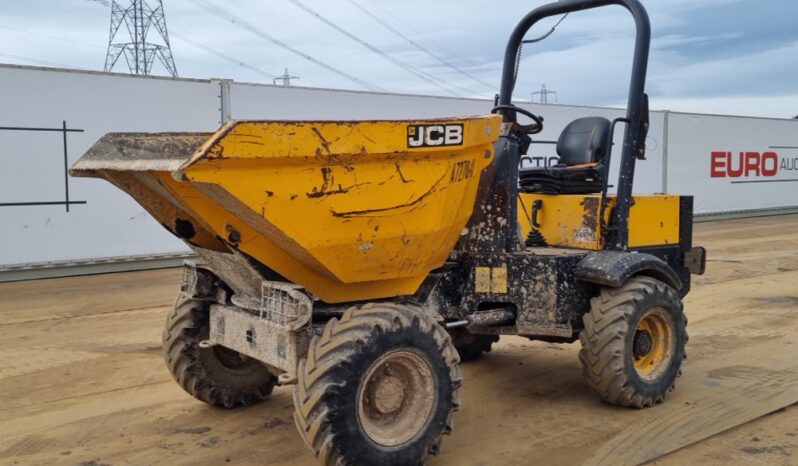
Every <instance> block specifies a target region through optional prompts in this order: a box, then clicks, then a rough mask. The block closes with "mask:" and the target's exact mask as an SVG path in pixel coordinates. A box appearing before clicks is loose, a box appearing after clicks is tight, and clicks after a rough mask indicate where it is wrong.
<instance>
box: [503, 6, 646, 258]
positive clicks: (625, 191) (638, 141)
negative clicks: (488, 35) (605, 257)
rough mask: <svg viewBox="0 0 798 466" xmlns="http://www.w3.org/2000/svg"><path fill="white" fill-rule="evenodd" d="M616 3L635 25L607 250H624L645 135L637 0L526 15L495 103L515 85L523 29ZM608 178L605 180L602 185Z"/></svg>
mask: <svg viewBox="0 0 798 466" xmlns="http://www.w3.org/2000/svg"><path fill="white" fill-rule="evenodd" d="M609 5H620V6H622V7H624V8H626V9H627V10H629V12H630V13H631V14H632V17H633V18H634V20H635V25H636V27H637V33H636V38H635V50H634V61H633V64H632V79H631V82H630V84H629V100H628V104H627V105H628V106H627V109H626V120H628V124H627V125H626V131H625V134H624V139H623V151H622V153H621V169H620V174H619V179H618V194H617V196H618V201H617V204H616V205H615V209H614V212H613V217H612V220H611V225H610V229H611V231H612V235H611V236H610V241H609V243H608V248H609V249H616V250H621V251H623V250H626V249H627V246H628V242H629V241H628V240H629V211H630V209H631V204H632V186H633V184H634V172H635V161H636V160H637V159H638V158H640V159H642V158H644V156H645V141H646V135H647V134H648V97H647V96H646V94H645V86H646V72H647V69H648V52H649V47H650V44H651V23H650V22H649V19H648V13H647V12H646V9H645V8H644V7H643V5H642V4H641V3H640V1H639V0H561V1H559V2H556V3H549V4H547V5H543V6H541V7H539V8H537V9H535V10H533V11H532V12H531V13H529V14H528V15H526V16H525V17H524V18H523V19H522V20H521V22H519V23H518V25H517V26H516V27H515V29H514V30H513V33H512V34H511V35H510V40H509V41H508V42H507V49H506V50H505V53H504V65H503V68H502V82H501V89H500V94H499V101H498V105H500V106H501V105H511V104H512V95H513V90H514V87H515V62H516V57H517V56H518V50H519V48H520V46H521V41H522V40H523V39H524V36H525V35H526V33H527V31H529V29H531V28H532V26H534V25H535V24H536V23H537V22H539V21H540V20H542V19H544V18H548V17H551V16H558V15H562V14H565V13H572V12H576V11H581V10H587V9H591V8H599V7H604V6H609ZM499 113H501V114H502V116H503V117H504V121H505V122H507V123H515V118H516V116H515V112H513V111H512V110H507V109H503V110H499ZM606 183H608V180H606V179H605V184H606Z"/></svg>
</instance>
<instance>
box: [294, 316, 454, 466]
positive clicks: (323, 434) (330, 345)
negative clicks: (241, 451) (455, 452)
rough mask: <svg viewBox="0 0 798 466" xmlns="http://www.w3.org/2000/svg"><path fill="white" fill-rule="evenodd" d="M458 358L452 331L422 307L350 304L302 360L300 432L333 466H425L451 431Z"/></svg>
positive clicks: (297, 407)
mask: <svg viewBox="0 0 798 466" xmlns="http://www.w3.org/2000/svg"><path fill="white" fill-rule="evenodd" d="M458 363H459V359H458V356H457V351H456V350H455V348H454V346H453V345H452V343H451V339H450V338H449V335H448V334H447V333H446V331H445V330H444V329H443V328H442V327H441V326H439V325H438V324H437V323H436V322H435V321H434V320H433V319H431V318H429V317H427V316H425V315H423V314H422V313H420V312H418V311H416V310H415V309H413V308H411V307H407V306H401V305H397V304H389V303H380V304H366V305H364V306H362V307H353V308H350V309H348V310H347V311H346V312H345V313H344V315H343V316H342V317H341V319H340V320H338V319H332V320H331V321H330V322H329V323H328V324H327V326H326V327H325V328H324V332H323V333H322V335H321V336H317V337H314V339H313V341H312V342H311V344H310V348H309V350H308V356H307V359H306V360H303V361H301V362H300V364H299V370H298V383H297V385H296V388H295V390H294V420H295V423H296V426H297V429H298V430H299V433H300V435H301V436H302V438H303V439H304V440H305V443H306V444H307V445H308V446H309V447H310V449H311V450H312V451H313V454H314V455H315V456H316V457H317V458H318V459H319V461H320V462H321V463H322V464H325V465H336V466H343V465H363V464H380V465H395V466H400V465H401V466H406V465H419V464H423V462H424V458H425V457H426V456H427V454H428V453H429V454H437V453H438V452H439V451H440V442H441V437H442V435H444V434H449V433H451V430H452V421H451V417H452V413H453V412H454V411H456V410H457V408H458V407H459V401H458V393H457V392H458V388H459V387H460V385H461V384H462V376H461V374H460V368H459V366H458Z"/></svg>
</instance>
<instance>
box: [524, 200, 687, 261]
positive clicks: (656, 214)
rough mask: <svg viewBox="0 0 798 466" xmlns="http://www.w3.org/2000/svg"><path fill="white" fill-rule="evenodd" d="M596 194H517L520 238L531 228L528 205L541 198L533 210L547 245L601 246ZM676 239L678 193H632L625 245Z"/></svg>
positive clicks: (610, 204) (658, 243)
mask: <svg viewBox="0 0 798 466" xmlns="http://www.w3.org/2000/svg"><path fill="white" fill-rule="evenodd" d="M600 198H601V196H599V195H598V194H589V195H580V194H559V195H549V194H521V195H520V196H519V201H518V221H519V224H520V225H521V234H522V235H523V237H524V238H526V236H527V235H528V234H529V232H530V230H531V229H532V225H531V220H532V218H531V215H532V205H533V203H534V201H535V200H541V201H543V205H542V208H541V209H540V211H539V212H538V214H537V221H538V223H539V224H540V232H541V234H542V235H543V237H544V238H545V239H546V242H547V243H548V245H549V246H558V247H569V248H576V249H587V250H600V249H603V247H604V244H603V238H602V236H603V235H602V234H601V222H599V221H598V218H599V205H600V203H599V200H600ZM614 205H615V197H609V198H608V202H607V209H605V212H604V217H605V221H608V220H609V215H610V212H611V209H612V207H613V206H614ZM678 242H679V196H672V195H642V196H634V204H633V205H632V209H631V213H630V217H629V247H631V248H638V247H646V246H664V245H669V244H677V243H678Z"/></svg>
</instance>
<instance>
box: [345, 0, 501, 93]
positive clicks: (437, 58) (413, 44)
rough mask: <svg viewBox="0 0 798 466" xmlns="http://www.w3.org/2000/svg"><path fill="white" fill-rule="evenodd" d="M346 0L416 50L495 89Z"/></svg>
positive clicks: (351, 1)
mask: <svg viewBox="0 0 798 466" xmlns="http://www.w3.org/2000/svg"><path fill="white" fill-rule="evenodd" d="M348 1H349V3H351V4H352V5H354V7H355V8H357V9H358V10H360V11H362V12H363V13H365V14H366V15H368V16H369V17H371V18H372V19H373V20H374V21H377V22H378V23H380V24H381V25H382V26H383V27H385V28H386V29H388V30H389V31H391V32H393V33H394V34H396V35H397V36H399V37H401V38H402V39H404V40H405V41H406V42H408V43H409V44H410V45H412V46H413V47H415V48H417V49H418V50H421V51H422V52H424V53H426V54H427V55H429V56H430V57H432V58H434V59H435V60H437V61H438V62H440V63H442V64H443V65H445V66H448V67H449V68H451V69H453V70H455V71H457V72H458V73H460V74H462V75H463V76H466V77H468V78H471V79H473V80H474V81H476V82H478V83H480V84H482V85H484V86H485V87H487V88H488V89H490V90H491V91H495V90H496V86H494V85H492V84H488V83H486V82H485V81H483V80H481V79H479V78H477V77H476V76H474V75H472V74H471V73H469V72H467V71H465V70H463V69H461V68H460V67H458V66H456V65H454V64H453V63H451V62H450V61H448V60H446V59H444V58H442V57H440V56H438V55H436V54H434V53H432V52H431V51H430V50H429V49H427V48H426V47H424V46H422V45H420V44H419V43H417V42H416V41H414V40H413V39H411V38H410V37H407V36H406V35H405V34H403V33H402V32H401V31H399V30H398V29H396V28H394V27H393V26H391V25H390V24H388V23H387V22H386V21H384V20H382V19H381V18H380V17H379V16H377V15H375V14H374V13H372V12H370V11H368V10H367V9H365V8H364V7H363V5H360V4H359V3H357V2H356V1H355V0H348Z"/></svg>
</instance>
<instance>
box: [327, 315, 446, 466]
mask: <svg viewBox="0 0 798 466" xmlns="http://www.w3.org/2000/svg"><path fill="white" fill-rule="evenodd" d="M397 350H406V351H412V352H414V353H415V354H417V355H419V356H421V357H422V358H423V359H424V361H425V362H426V363H427V364H428V365H429V369H430V372H431V373H432V376H433V379H434V380H433V383H434V390H435V400H434V401H433V408H432V412H431V413H430V416H431V417H430V420H429V421H428V422H427V424H426V425H425V427H424V428H423V430H421V431H420V432H419V434H417V435H416V436H415V437H414V438H413V439H412V440H410V441H409V442H406V443H404V444H402V445H397V446H393V447H385V446H382V445H379V444H377V443H375V442H374V441H373V440H371V438H370V437H369V436H368V435H367V434H366V433H365V432H364V431H363V428H362V427H361V425H360V421H359V419H358V414H357V413H358V409H359V407H358V403H359V399H358V395H359V392H360V387H361V385H362V384H363V382H364V378H365V375H366V373H367V372H368V370H369V368H370V367H371V366H372V365H373V364H374V363H375V362H376V361H378V360H379V359H380V358H381V357H383V356H385V355H386V354H388V353H391V352H394V351H397ZM333 379H334V380H340V381H342V382H343V383H342V384H341V386H339V387H337V388H335V389H332V390H331V391H330V392H329V394H328V395H327V396H329V397H331V398H330V402H331V404H333V405H334V406H335V407H334V408H333V409H332V411H331V412H330V414H329V422H330V426H331V427H330V428H331V430H332V434H333V436H334V438H335V439H336V445H337V448H338V449H339V450H341V451H340V453H341V454H342V456H343V457H345V458H347V459H351V460H352V461H353V463H352V464H357V465H359V464H380V465H396V466H400V465H414V464H421V461H420V458H423V457H424V456H425V455H426V454H427V453H428V452H429V450H430V449H431V448H432V447H433V445H434V444H435V442H436V440H437V439H438V438H439V437H440V435H441V432H442V431H443V429H444V426H445V424H446V421H447V418H448V416H449V412H450V410H451V408H452V400H453V394H454V388H453V386H452V381H451V375H450V373H449V367H448V366H447V364H446V362H445V361H444V359H443V356H442V354H441V351H440V349H439V348H438V346H437V345H436V343H435V339H434V338H433V337H432V335H430V334H428V333H426V332H424V331H423V330H421V328H420V327H419V325H418V323H417V322H415V323H414V324H413V325H412V326H411V327H409V328H404V329H397V330H393V331H388V332H382V331H381V330H380V329H379V328H375V330H374V331H373V332H372V334H371V338H370V339H369V341H368V342H367V343H365V344H364V345H362V346H361V350H360V351H358V352H357V353H356V354H355V355H354V356H353V357H352V359H351V360H350V361H349V362H348V363H347V364H342V365H341V366H339V367H338V368H337V369H336V371H335V374H334V376H333ZM344 450H345V451H344Z"/></svg>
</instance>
